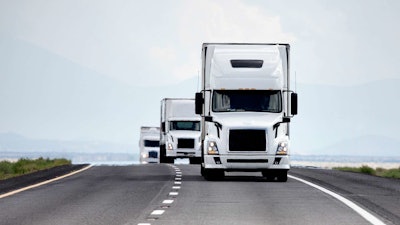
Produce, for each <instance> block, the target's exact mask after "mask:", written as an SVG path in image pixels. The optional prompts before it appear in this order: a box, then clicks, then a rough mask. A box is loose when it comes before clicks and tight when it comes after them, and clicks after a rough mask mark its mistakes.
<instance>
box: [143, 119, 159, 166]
mask: <svg viewBox="0 0 400 225" xmlns="http://www.w3.org/2000/svg"><path fill="white" fill-rule="evenodd" d="M139 148H140V163H142V164H145V163H158V162H159V150H160V128H159V127H145V126H143V127H140V140H139Z"/></svg>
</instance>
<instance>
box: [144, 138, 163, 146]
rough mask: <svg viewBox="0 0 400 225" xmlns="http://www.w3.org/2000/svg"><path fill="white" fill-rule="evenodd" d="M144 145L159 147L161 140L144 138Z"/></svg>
mask: <svg viewBox="0 0 400 225" xmlns="http://www.w3.org/2000/svg"><path fill="white" fill-rule="evenodd" d="M144 146H145V147H159V146H160V142H159V141H151V140H144Z"/></svg>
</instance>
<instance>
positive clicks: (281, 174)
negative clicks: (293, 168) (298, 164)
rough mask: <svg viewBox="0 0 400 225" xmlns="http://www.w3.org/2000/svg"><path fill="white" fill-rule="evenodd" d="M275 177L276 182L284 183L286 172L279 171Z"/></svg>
mask: <svg viewBox="0 0 400 225" xmlns="http://www.w3.org/2000/svg"><path fill="white" fill-rule="evenodd" d="M276 177H277V179H278V182H286V181H287V180H288V177H287V171H286V170H282V171H279V172H278V174H277V176H276Z"/></svg>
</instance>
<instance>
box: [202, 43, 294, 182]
mask: <svg viewBox="0 0 400 225" xmlns="http://www.w3.org/2000/svg"><path fill="white" fill-rule="evenodd" d="M289 50H290V46H289V44H228V43H227V44H213V43H205V44H203V46H202V72H201V76H202V78H201V79H202V90H201V92H199V93H196V114H199V115H201V118H202V120H201V126H202V128H203V129H202V135H201V144H202V154H201V174H202V175H203V176H204V178H205V179H207V180H213V179H221V178H223V176H224V175H225V171H261V172H262V175H263V176H264V177H266V178H267V179H268V180H275V179H277V180H278V181H281V182H286V181H287V172H288V170H289V169H290V161H289V155H290V152H289V147H290V146H289V141H290V140H289V123H290V119H291V117H293V115H296V114H297V94H296V93H294V92H293V91H291V90H290V87H289V83H290V76H289Z"/></svg>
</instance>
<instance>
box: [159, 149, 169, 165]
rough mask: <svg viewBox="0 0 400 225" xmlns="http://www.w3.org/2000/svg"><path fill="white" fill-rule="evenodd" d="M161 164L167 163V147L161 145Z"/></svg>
mask: <svg viewBox="0 0 400 225" xmlns="http://www.w3.org/2000/svg"><path fill="white" fill-rule="evenodd" d="M159 157H160V163H166V160H167V159H166V158H165V145H160V156H159Z"/></svg>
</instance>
